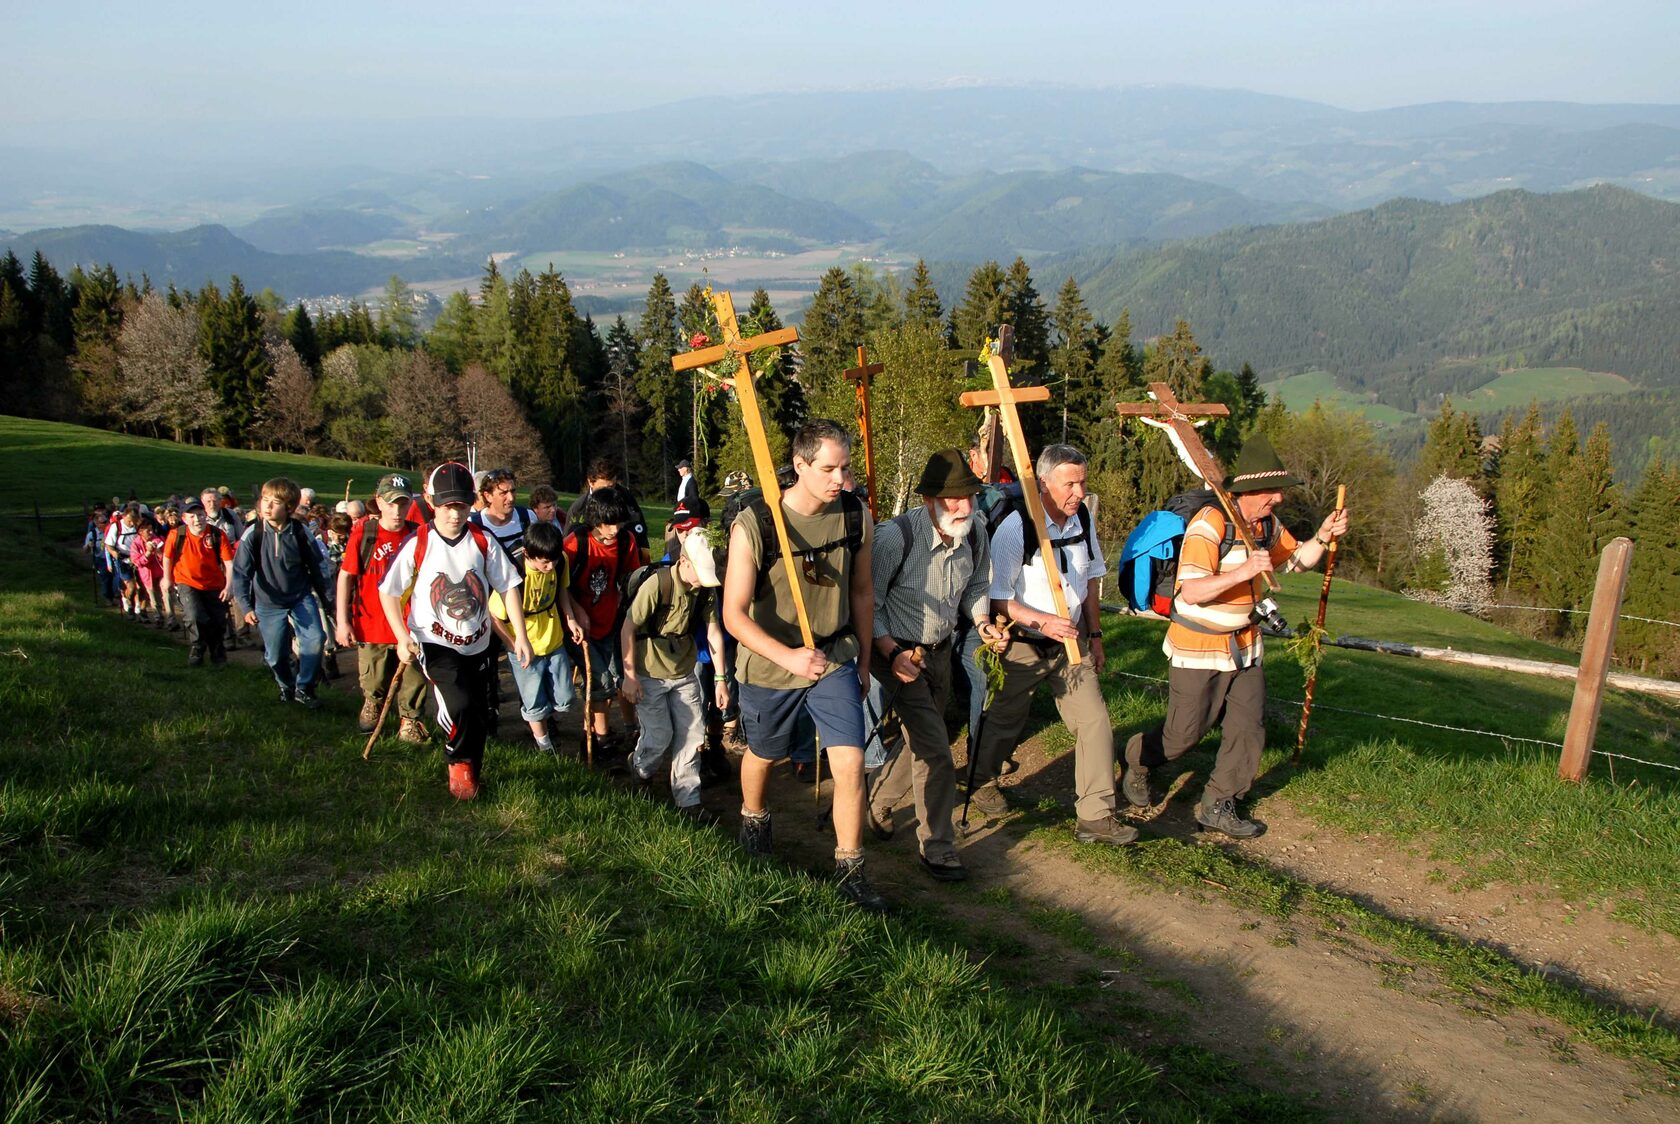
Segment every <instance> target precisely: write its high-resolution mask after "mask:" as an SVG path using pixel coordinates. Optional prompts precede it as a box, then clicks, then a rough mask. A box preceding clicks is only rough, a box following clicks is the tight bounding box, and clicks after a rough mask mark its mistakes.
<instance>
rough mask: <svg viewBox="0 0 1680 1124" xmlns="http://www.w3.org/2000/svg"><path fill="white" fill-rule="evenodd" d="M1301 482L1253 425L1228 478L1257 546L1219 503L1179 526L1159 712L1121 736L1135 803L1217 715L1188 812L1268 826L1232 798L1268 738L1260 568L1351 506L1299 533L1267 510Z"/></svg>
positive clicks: (1332, 532)
mask: <svg viewBox="0 0 1680 1124" xmlns="http://www.w3.org/2000/svg"><path fill="white" fill-rule="evenodd" d="M1300 483H1301V481H1300V480H1298V479H1296V477H1295V476H1294V475H1292V474H1291V473H1290V471H1289V470H1288V469H1287V468H1285V467H1284V465H1283V461H1281V460H1280V459H1278V455H1277V452H1276V451H1275V450H1274V449H1273V448H1272V443H1271V442H1270V441H1269V440H1267V438H1266V436H1265V435H1264V434H1259V433H1257V434H1255V435H1254V436H1253V437H1251V438H1249V440H1248V443H1247V444H1246V445H1244V446H1243V450H1242V452H1241V453H1240V454H1239V455H1238V457H1237V463H1236V466H1235V467H1234V468H1233V469H1232V470H1231V474H1230V476H1229V477H1228V478H1227V479H1226V481H1225V490H1226V492H1227V493H1228V494H1229V495H1230V497H1231V502H1232V503H1233V504H1234V505H1235V506H1236V509H1237V513H1238V514H1239V515H1241V516H1242V518H1243V520H1244V521H1245V522H1246V523H1247V524H1248V526H1249V528H1250V533H1251V534H1252V536H1253V538H1254V541H1255V545H1256V546H1257V547H1258V548H1259V549H1257V550H1256V551H1255V552H1254V553H1253V554H1250V553H1249V551H1248V549H1247V548H1246V547H1245V546H1244V545H1243V543H1242V538H1241V536H1239V535H1238V534H1236V531H1235V529H1234V528H1232V527H1230V526H1229V522H1228V520H1227V519H1226V517H1225V512H1224V509H1223V508H1221V507H1220V506H1219V504H1217V503H1210V504H1208V505H1207V506H1205V507H1203V508H1202V509H1201V510H1200V511H1198V512H1197V513H1196V514H1195V515H1194V516H1193V517H1192V518H1191V519H1190V521H1189V523H1188V525H1187V526H1186V528H1185V531H1184V545H1183V547H1182V548H1181V550H1180V553H1179V561H1178V579H1177V589H1176V590H1175V594H1174V597H1173V603H1172V623H1171V624H1169V625H1168V626H1167V638H1166V641H1165V643H1164V644H1163V645H1162V648H1163V650H1164V651H1165V652H1166V653H1167V657H1168V659H1169V660H1171V662H1172V670H1171V671H1170V672H1168V680H1167V681H1168V697H1167V720H1166V723H1165V724H1164V725H1162V726H1160V727H1157V728H1156V729H1154V730H1149V731H1146V732H1144V733H1140V734H1134V735H1133V736H1132V738H1131V740H1130V741H1129V742H1127V743H1126V773H1125V777H1124V779H1123V781H1122V783H1121V791H1122V792H1123V793H1124V794H1125V797H1126V800H1127V801H1128V802H1129V803H1130V804H1132V806H1133V807H1139V808H1144V807H1148V806H1149V805H1150V804H1151V803H1152V798H1151V795H1150V790H1149V770H1150V769H1151V768H1153V767H1155V766H1157V765H1165V764H1166V763H1168V762H1170V761H1174V760H1177V759H1178V758H1179V757H1180V756H1182V755H1183V754H1184V753H1186V752H1188V751H1189V750H1190V749H1191V748H1192V747H1193V746H1194V745H1195V744H1196V743H1197V742H1199V741H1201V739H1202V735H1203V734H1205V733H1207V731H1208V730H1209V729H1210V728H1212V726H1213V724H1214V723H1215V722H1219V724H1220V731H1221V738H1220V742H1219V754H1218V756H1217V757H1216V758H1215V760H1214V765H1213V773H1212V774H1211V775H1210V776H1209V777H1208V781H1207V787H1206V788H1204V789H1203V790H1202V798H1201V800H1200V801H1199V802H1198V803H1197V804H1196V821H1197V822H1198V823H1200V824H1201V825H1202V826H1203V827H1205V828H1207V829H1209V830H1211V831H1217V832H1221V833H1223V834H1225V835H1229V836H1232V837H1233V838H1236V839H1248V838H1251V837H1253V836H1256V835H1259V834H1260V833H1261V832H1262V831H1264V830H1265V827H1264V825H1262V824H1259V823H1256V822H1254V821H1252V820H1247V819H1244V818H1243V817H1242V816H1241V815H1240V814H1239V813H1238V811H1237V808H1236V801H1238V800H1241V799H1242V798H1243V797H1244V796H1245V795H1247V793H1248V789H1249V786H1250V785H1252V784H1253V783H1254V775H1255V773H1256V772H1258V771H1259V768H1260V754H1261V752H1262V751H1263V750H1264V749H1265V748H1266V728H1265V707H1266V676H1265V672H1264V671H1263V670H1262V668H1261V666H1260V665H1261V658H1262V656H1263V655H1264V654H1265V648H1264V646H1263V644H1262V641H1261V637H1260V628H1259V625H1258V624H1257V623H1256V622H1255V616H1254V614H1255V606H1256V605H1257V604H1258V603H1259V600H1260V596H1261V591H1260V583H1261V581H1262V580H1263V579H1262V575H1263V574H1267V573H1270V572H1271V571H1273V570H1274V569H1277V568H1279V567H1283V568H1284V569H1286V570H1310V569H1312V568H1313V567H1314V566H1316V565H1318V563H1319V561H1320V560H1321V559H1323V557H1324V551H1325V548H1326V547H1328V546H1329V545H1330V544H1331V543H1332V542H1334V541H1335V540H1336V539H1338V538H1340V537H1341V536H1342V535H1344V534H1345V533H1346V532H1347V512H1346V511H1337V512H1332V513H1331V514H1330V515H1328V516H1326V517H1325V519H1324V522H1323V523H1321V524H1319V527H1318V531H1317V532H1316V533H1315V534H1314V535H1313V537H1312V538H1311V539H1309V540H1307V541H1306V542H1304V543H1301V542H1297V541H1296V540H1295V537H1294V536H1293V535H1291V534H1290V533H1289V529H1288V528H1287V527H1285V526H1284V525H1283V523H1282V522H1281V521H1280V520H1278V519H1277V518H1275V514H1274V513H1275V512H1276V511H1277V509H1278V507H1279V506H1280V505H1281V504H1282V503H1283V492H1284V489H1285V488H1293V487H1295V486H1297V485H1299V484H1300ZM1222 714H1223V717H1221V715H1222Z"/></svg>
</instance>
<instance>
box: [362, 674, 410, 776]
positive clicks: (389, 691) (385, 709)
mask: <svg viewBox="0 0 1680 1124" xmlns="http://www.w3.org/2000/svg"><path fill="white" fill-rule="evenodd" d="M403 667H404V664H403V662H402V661H401V660H398V661H397V670H395V671H393V672H392V673H391V682H389V683H387V684H386V685H385V702H384V704H383V705H381V706H380V708H379V719H378V720H377V721H376V722H374V724H373V733H371V734H369V735H368V740H367V744H366V745H364V746H363V747H362V760H363V761H367V760H370V758H371V756H372V754H373V743H374V742H376V741H378V740H379V731H381V730H383V729H384V728H385V716H386V715H387V714H389V713H391V700H392V699H394V698H396V697H397V683H398V681H399V680H401V679H402V673H403Z"/></svg>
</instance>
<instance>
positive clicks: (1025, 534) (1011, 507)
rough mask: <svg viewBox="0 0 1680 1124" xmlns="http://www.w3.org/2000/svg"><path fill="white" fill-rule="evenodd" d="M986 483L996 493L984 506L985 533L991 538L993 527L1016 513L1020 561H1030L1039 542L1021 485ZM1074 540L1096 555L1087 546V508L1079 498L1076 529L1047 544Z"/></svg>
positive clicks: (1055, 545)
mask: <svg viewBox="0 0 1680 1124" xmlns="http://www.w3.org/2000/svg"><path fill="white" fill-rule="evenodd" d="M990 487H991V488H995V489H996V490H997V493H998V497H997V498H995V499H993V500H992V503H991V506H990V507H988V508H986V509H985V512H986V531H987V533H988V534H989V535H991V536H993V537H994V538H995V537H996V536H997V529H998V528H999V527H1000V526H1002V525H1003V521H1004V520H1005V519H1007V518H1008V517H1009V514H1010V512H1014V513H1016V514H1018V515H1020V517H1021V565H1022V566H1027V565H1030V564H1031V563H1032V560H1033V555H1035V554H1037V553H1038V548H1039V546H1040V545H1041V544H1040V543H1039V539H1038V521H1037V520H1035V519H1034V518H1033V517H1032V512H1030V511H1028V510H1027V501H1026V498H1025V497H1024V496H1023V495H1022V494H1021V486H1020V485H1019V484H1004V485H1001V486H1000V485H991V486H990ZM1075 543H1084V544H1085V553H1086V554H1087V555H1088V556H1090V557H1093V558H1094V557H1096V552H1095V551H1094V550H1093V549H1092V548H1091V510H1090V508H1088V507H1086V506H1085V503H1084V501H1083V500H1082V501H1080V504H1079V533H1078V534H1077V535H1069V536H1068V537H1066V538H1060V539H1051V540H1050V546H1051V548H1052V549H1057V550H1059V549H1061V548H1062V547H1064V546H1072V545H1073V544H1075Z"/></svg>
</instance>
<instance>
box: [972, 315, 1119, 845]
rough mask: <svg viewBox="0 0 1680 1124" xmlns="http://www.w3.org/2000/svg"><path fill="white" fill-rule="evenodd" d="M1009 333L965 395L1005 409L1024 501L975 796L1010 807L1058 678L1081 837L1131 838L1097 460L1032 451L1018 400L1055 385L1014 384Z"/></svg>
mask: <svg viewBox="0 0 1680 1124" xmlns="http://www.w3.org/2000/svg"><path fill="white" fill-rule="evenodd" d="M1008 337H1009V333H1008V330H1007V327H1006V328H1005V329H1004V330H1003V331H1001V332H1000V333H999V345H998V347H997V349H996V350H995V351H994V352H993V353H992V354H991V355H990V356H988V364H989V366H990V367H991V372H992V386H993V389H992V390H991V391H973V392H970V393H967V394H964V395H963V396H962V404H963V405H965V406H987V405H996V406H997V407H998V414H999V417H1000V419H1001V421H1002V423H1003V427H1004V432H1005V434H1006V435H1007V437H1008V438H1009V444H1010V450H1011V452H1012V453H1013V454H1014V457H1015V465H1016V468H1017V469H1018V470H1019V472H1020V474H1021V493H1022V495H1021V502H1020V503H1018V504H1017V505H1016V506H1015V510H1014V511H1012V512H1011V513H1010V514H1009V515H1007V516H1005V517H1004V519H1003V521H1002V522H1001V523H1000V524H998V528H997V532H996V533H995V534H994V535H993V537H992V544H991V545H992V558H991V563H992V582H991V590H990V596H991V602H992V610H993V612H1000V613H1004V614H1007V615H1008V617H1009V619H1010V620H1011V621H1013V622H1014V623H1015V624H1016V625H1019V626H1020V627H1021V628H1022V629H1023V630H1025V631H1024V633H1022V634H1018V635H1016V636H1014V637H1013V638H1012V639H1011V642H1010V644H1009V646H1008V647H1007V648H1006V649H1004V651H1003V654H1002V659H1001V662H1002V664H1003V685H1002V686H1001V687H1000V688H999V689H998V691H997V694H996V697H995V698H994V699H993V700H992V705H991V707H990V708H989V709H988V710H987V711H986V712H985V714H984V717H983V719H982V721H981V729H980V733H979V735H978V737H977V739H976V740H975V743H974V747H973V752H974V755H975V757H974V762H973V765H972V767H971V769H970V772H969V776H970V778H971V781H970V785H969V792H968V799H969V801H970V804H971V806H972V807H974V808H978V809H979V810H980V812H981V813H982V814H984V815H985V816H987V817H988V818H992V817H996V816H1000V815H1002V814H1003V813H1004V812H1006V811H1007V810H1008V803H1007V802H1006V801H1005V800H1004V797H1003V794H1002V792H1001V791H1000V790H999V789H998V786H997V783H996V781H997V777H998V776H999V775H1000V773H1001V772H1002V767H1003V762H1004V761H1005V759H1006V758H1007V757H1009V756H1010V755H1011V754H1013V752H1014V749H1015V745H1016V743H1017V742H1018V741H1019V740H1020V737H1021V734H1022V731H1023V730H1024V729H1025V727H1026V721H1027V713H1028V710H1029V709H1030V707H1031V705H1032V695H1033V691H1034V690H1035V689H1036V688H1037V686H1038V685H1039V684H1040V683H1042V682H1044V681H1046V680H1048V681H1049V682H1050V684H1051V693H1052V694H1053V695H1054V697H1055V700H1056V709H1057V711H1058V712H1060V714H1061V717H1062V721H1063V722H1064V723H1065V724H1066V725H1067V728H1068V729H1069V730H1070V731H1072V733H1073V735H1074V766H1073V772H1074V796H1075V811H1076V814H1077V816H1078V824H1077V826H1076V827H1075V830H1074V836H1075V838H1076V839H1078V840H1079V841H1080V842H1082V843H1103V844H1110V845H1115V844H1122V843H1130V842H1132V841H1133V840H1134V839H1136V838H1137V829H1136V828H1134V827H1132V826H1130V825H1128V824H1123V823H1120V822H1119V821H1118V820H1117V819H1115V817H1114V809H1115V794H1114V730H1113V727H1112V726H1111V725H1110V723H1109V717H1108V706H1107V704H1106V703H1104V702H1103V697H1102V690H1101V687H1100V686H1099V684H1098V682H1097V675H1098V673H1099V672H1100V671H1101V670H1102V666H1103V648H1102V628H1101V622H1100V620H1099V617H1098V612H1099V609H1098V604H1097V586H1098V583H1099V582H1100V581H1101V579H1102V577H1103V576H1104V575H1105V574H1106V573H1107V572H1108V570H1107V566H1106V565H1105V563H1104V561H1103V554H1102V549H1101V547H1100V546H1099V544H1098V542H1097V538H1096V530H1095V528H1094V527H1093V526H1092V525H1091V513H1090V509H1089V508H1088V507H1087V506H1086V504H1085V475H1086V458H1085V454H1084V453H1082V452H1080V451H1079V450H1078V449H1075V448H1074V447H1073V446H1071V445H1049V446H1046V447H1045V449H1044V450H1043V451H1042V452H1041V453H1040V454H1039V456H1038V458H1037V462H1036V464H1035V463H1034V460H1033V458H1032V457H1031V456H1030V455H1029V454H1028V451H1027V446H1026V440H1025V438H1024V436H1023V435H1022V433H1021V419H1020V415H1019V414H1018V413H1017V412H1016V409H1015V407H1016V404H1017V403H1018V402H1043V401H1046V400H1048V399H1049V397H1050V392H1049V391H1048V390H1047V389H1045V388H1044V387H1023V388H1015V387H1012V386H1011V385H1010V383H1009V371H1008V366H1007V362H1006V358H1007V354H1008V344H1009V339H1008ZM1087 656H1088V657H1089V658H1087Z"/></svg>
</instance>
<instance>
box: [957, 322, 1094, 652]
mask: <svg viewBox="0 0 1680 1124" xmlns="http://www.w3.org/2000/svg"><path fill="white" fill-rule="evenodd" d="M1013 344H1014V338H1013V332H1012V331H1011V329H1010V327H1009V325H1008V324H1005V325H1003V326H1002V327H1001V328H999V329H998V338H997V342H996V343H994V344H993V345H992V350H991V353H990V354H989V355H988V356H987V357H986V364H987V366H989V367H990V368H991V371H992V389H991V390H970V391H967V392H965V393H964V394H963V396H962V398H961V402H962V404H963V405H964V406H996V407H997V411H998V418H999V420H1000V421H1002V422H1003V431H1004V433H1005V434H1006V435H1007V436H1008V437H1009V449H1010V452H1012V453H1013V454H1014V455H1015V470H1016V472H1017V473H1018V474H1019V476H1020V480H1021V498H1022V499H1024V500H1025V501H1026V505H1027V515H1028V517H1029V518H1031V519H1032V521H1033V523H1034V525H1035V526H1037V528H1038V541H1039V544H1040V547H1041V549H1040V550H1039V552H1038V556H1039V557H1040V558H1042V559H1044V576H1045V578H1046V579H1047V582H1048V584H1049V586H1050V600H1051V603H1052V604H1053V605H1054V606H1055V608H1056V615H1057V616H1058V617H1061V618H1062V619H1063V620H1071V619H1072V617H1071V615H1070V614H1069V613H1068V606H1067V598H1066V596H1064V595H1063V593H1062V568H1061V566H1059V565H1058V564H1057V562H1056V552H1055V551H1054V550H1051V549H1050V527H1049V524H1048V522H1046V520H1045V517H1044V502H1043V501H1042V500H1040V499H1039V496H1038V476H1037V474H1036V473H1034V471H1033V461H1032V457H1030V456H1028V455H1027V438H1026V435H1025V434H1024V433H1023V432H1022V430H1021V415H1020V413H1019V412H1018V411H1017V410H1016V409H1015V407H1016V405H1017V404H1018V403H1021V402H1047V401H1049V399H1050V388H1049V387H1046V386H1023V387H1013V386H1010V385H1009V357H1010V356H1011V354H1012V348H1013ZM1026 530H1027V529H1026V528H1025V527H1022V528H1021V532H1022V537H1023V542H1024V541H1025V535H1026ZM1095 623H1096V622H1094V621H1093V622H1091V624H1092V625H1093V626H1094V625H1095ZM1062 646H1063V647H1064V648H1066V649H1067V657H1068V663H1070V664H1074V665H1076V666H1077V665H1078V664H1079V663H1080V662H1082V661H1081V660H1080V656H1079V641H1078V640H1075V639H1068V640H1063V641H1062Z"/></svg>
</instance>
